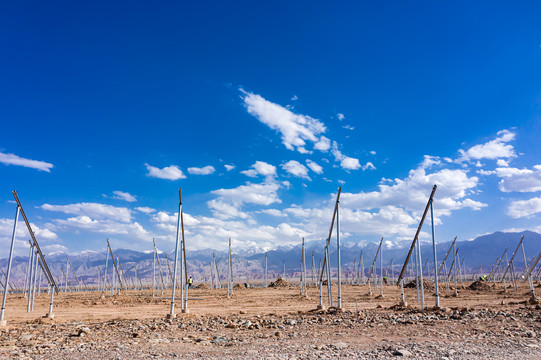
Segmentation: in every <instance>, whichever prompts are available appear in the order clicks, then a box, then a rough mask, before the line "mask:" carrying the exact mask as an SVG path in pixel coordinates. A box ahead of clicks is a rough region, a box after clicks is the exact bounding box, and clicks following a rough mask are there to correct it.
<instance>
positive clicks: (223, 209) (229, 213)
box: [207, 199, 250, 219]
mask: <svg viewBox="0 0 541 360" xmlns="http://www.w3.org/2000/svg"><path fill="white" fill-rule="evenodd" d="M207 205H208V207H209V208H210V209H211V211H212V213H213V214H214V216H216V217H217V218H219V219H232V218H241V219H248V218H249V217H250V216H249V215H248V214H247V213H245V212H244V211H241V210H239V208H238V207H237V206H234V205H231V204H229V203H226V202H225V201H224V200H222V199H213V200H210V201H208V202H207Z"/></svg>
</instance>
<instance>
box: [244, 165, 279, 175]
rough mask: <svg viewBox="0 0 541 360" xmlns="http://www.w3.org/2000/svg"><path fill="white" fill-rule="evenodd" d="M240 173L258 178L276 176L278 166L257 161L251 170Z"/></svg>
mask: <svg viewBox="0 0 541 360" xmlns="http://www.w3.org/2000/svg"><path fill="white" fill-rule="evenodd" d="M240 173H241V174H244V175H246V176H249V177H257V176H258V175H262V176H276V166H274V165H271V164H268V163H266V162H264V161H256V162H255V164H253V165H252V166H251V169H250V170H244V171H241V172H240Z"/></svg>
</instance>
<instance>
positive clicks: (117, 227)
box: [54, 215, 151, 241]
mask: <svg viewBox="0 0 541 360" xmlns="http://www.w3.org/2000/svg"><path fill="white" fill-rule="evenodd" d="M54 223H55V224H56V225H57V227H58V228H59V229H60V230H62V231H74V230H75V231H77V230H85V231H89V232H94V233H100V234H120V235H128V236H133V237H135V238H137V239H140V240H145V241H150V239H151V235H150V233H149V232H148V231H147V230H145V229H144V228H143V226H142V225H141V224H139V223H138V222H134V223H129V222H119V221H115V220H111V219H102V220H96V219H92V218H90V217H89V216H87V215H81V216H76V217H71V218H68V219H65V220H64V219H57V220H54Z"/></svg>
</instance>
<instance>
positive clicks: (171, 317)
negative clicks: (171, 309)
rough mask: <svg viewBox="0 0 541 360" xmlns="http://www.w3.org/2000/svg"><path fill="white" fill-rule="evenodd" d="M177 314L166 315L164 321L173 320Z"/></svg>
mask: <svg viewBox="0 0 541 360" xmlns="http://www.w3.org/2000/svg"><path fill="white" fill-rule="evenodd" d="M176 317H177V314H167V316H166V319H175V318H176Z"/></svg>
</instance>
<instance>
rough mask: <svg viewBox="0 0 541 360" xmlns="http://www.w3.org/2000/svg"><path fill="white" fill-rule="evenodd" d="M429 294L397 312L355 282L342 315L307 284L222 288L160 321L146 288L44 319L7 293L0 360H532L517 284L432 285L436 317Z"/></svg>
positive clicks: (38, 308)
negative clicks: (455, 291)
mask: <svg viewBox="0 0 541 360" xmlns="http://www.w3.org/2000/svg"><path fill="white" fill-rule="evenodd" d="M489 284H490V285H492V283H489ZM465 285H466V287H467V286H468V285H469V284H465ZM536 285H537V284H536ZM333 288H334V291H336V285H334V286H333ZM536 290H538V291H541V288H536ZM433 293H434V291H433V290H425V296H426V307H425V310H424V311H421V309H420V306H419V304H418V303H417V301H416V290H415V289H410V288H408V289H406V299H407V301H408V303H409V307H407V308H400V307H397V306H396V305H397V304H398V302H399V300H400V290H399V288H397V287H396V286H392V285H390V286H386V287H385V288H384V296H383V298H381V297H377V296H376V294H373V295H368V287H367V286H353V285H344V286H342V311H333V310H334V309H332V308H328V305H327V300H326V299H327V298H326V293H325V291H324V304H325V305H326V307H327V310H326V311H316V310H315V308H316V305H317V304H318V301H319V290H318V289H317V288H315V287H312V288H309V297H308V298H306V297H304V296H301V295H300V289H299V287H289V288H288V287H285V288H283V287H280V288H250V289H238V290H236V291H235V292H234V294H233V295H232V297H231V298H229V299H228V298H227V291H226V290H225V289H193V290H190V298H192V297H193V298H200V299H202V300H193V301H190V302H189V309H190V313H189V314H182V313H181V312H180V302H179V301H178V302H177V303H176V309H177V311H176V312H177V314H178V315H177V317H176V318H175V319H172V320H167V319H166V315H167V313H168V312H169V310H170V300H168V299H152V296H151V292H149V291H145V292H138V291H128V292H123V293H122V294H121V295H116V296H114V297H113V298H111V297H110V296H109V293H106V297H105V298H104V299H103V298H101V292H100V293H97V292H88V293H85V292H80V293H68V294H64V293H62V294H59V295H56V296H55V308H54V314H55V318H54V320H52V321H51V320H48V319H42V316H43V315H44V314H45V313H46V312H47V311H48V303H49V296H48V295H47V294H43V293H42V294H41V295H40V296H39V297H37V301H36V304H35V306H34V311H33V312H31V313H27V312H26V301H27V300H26V299H25V298H24V297H23V296H21V295H10V296H9V297H8V304H7V308H6V319H7V320H8V326H7V327H6V328H3V329H0V358H32V359H40V358H43V359H51V358H54V359H95V358H104V359H148V358H176V357H181V358H188V359H195V358H222V359H233V358H249V359H252V358H253V359H262V358H265V359H267V358H277V359H314V358H315V359H319V358H322V359H325V358H327V359H335V358H363V359H364V358H366V359H384V358H394V357H400V356H407V357H410V358H415V359H541V348H540V346H541V341H540V337H541V310H540V309H541V307H540V306H539V305H530V304H529V303H528V301H527V300H528V299H529V293H528V288H527V284H522V283H521V284H520V288H519V291H518V292H514V291H513V290H512V289H508V291H507V293H503V287H502V285H501V284H497V285H496V286H495V287H494V288H493V287H490V288H488V289H482V290H478V291H474V290H469V289H467V288H464V289H463V288H462V287H460V288H459V295H458V297H456V298H455V297H453V296H450V295H451V294H452V291H451V292H450V293H449V294H448V293H447V292H446V290H445V289H442V291H441V300H440V301H441V307H442V308H441V309H439V310H435V309H432V308H431V307H433V305H434V297H433ZM167 295H168V294H164V295H163V296H164V297H165V296H167ZM161 296H162V295H160V297H161ZM336 296H337V294H336V293H334V301H335V304H336Z"/></svg>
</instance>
